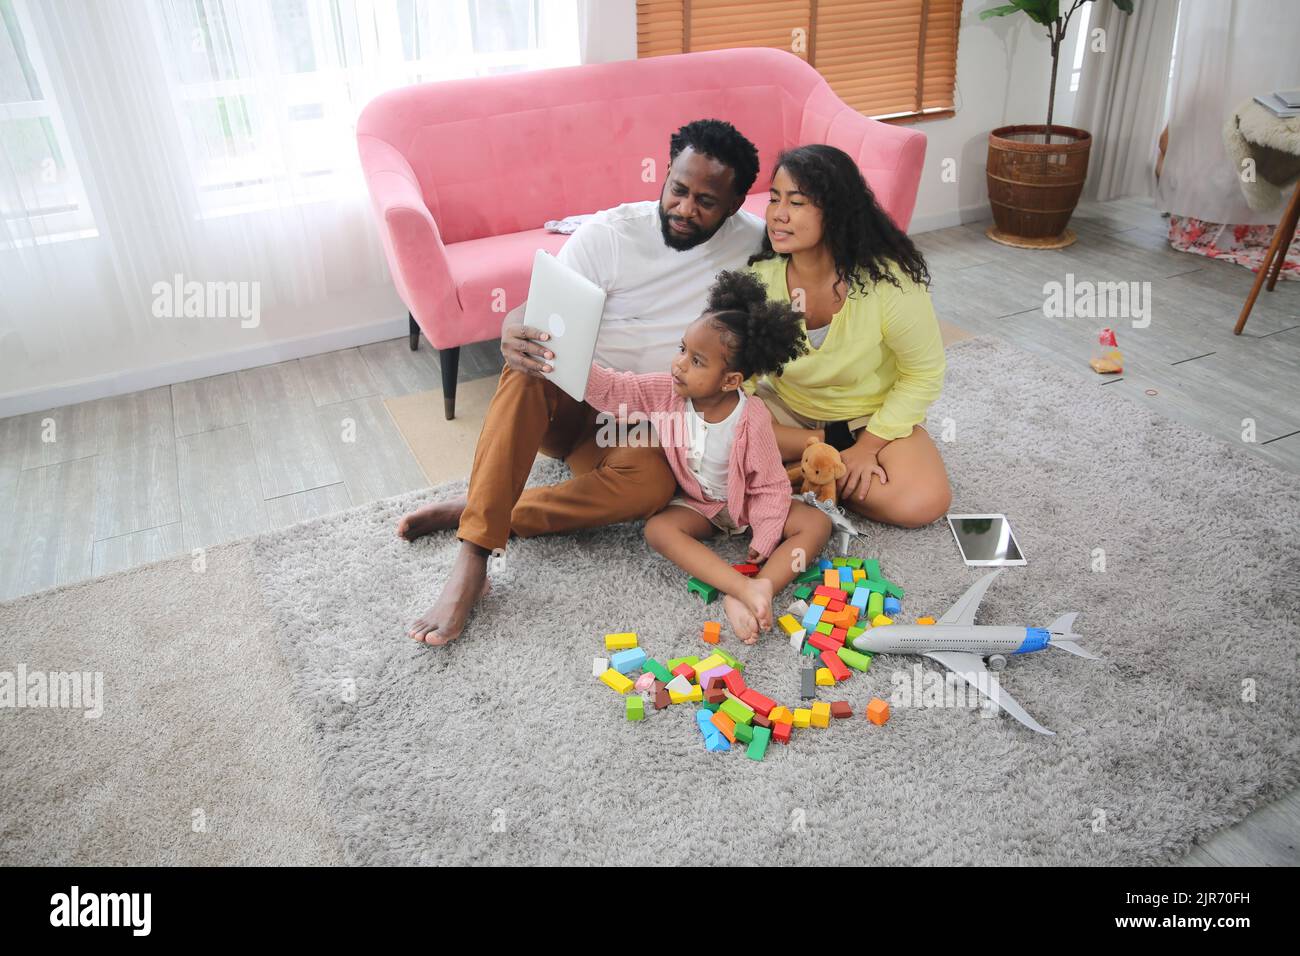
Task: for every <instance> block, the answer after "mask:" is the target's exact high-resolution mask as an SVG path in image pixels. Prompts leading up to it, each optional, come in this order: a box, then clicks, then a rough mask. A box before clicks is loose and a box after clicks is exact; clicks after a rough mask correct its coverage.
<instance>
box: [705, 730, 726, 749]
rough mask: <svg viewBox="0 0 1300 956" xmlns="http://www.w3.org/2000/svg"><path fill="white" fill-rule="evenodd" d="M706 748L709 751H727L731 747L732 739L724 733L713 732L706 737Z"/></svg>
mask: <svg viewBox="0 0 1300 956" xmlns="http://www.w3.org/2000/svg"><path fill="white" fill-rule="evenodd" d="M704 749H705V750H707V751H709V753H726V752H727V751H729V750H730V749H731V741H729V740H728V739H727V738H726V737H724V736H722V734H713V735H712V736H710V737H707V738H706V739H705V741H704Z"/></svg>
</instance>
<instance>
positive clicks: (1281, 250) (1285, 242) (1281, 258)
mask: <svg viewBox="0 0 1300 956" xmlns="http://www.w3.org/2000/svg"><path fill="white" fill-rule="evenodd" d="M1296 195H1300V186H1297V187H1296ZM1297 218H1300V203H1297V202H1296V201H1295V199H1294V198H1292V200H1291V205H1290V206H1289V207H1288V208H1287V215H1286V216H1285V217H1283V220H1282V222H1280V223H1278V228H1279V229H1281V230H1282V241H1281V242H1280V243H1278V247H1277V255H1275V256H1274V257H1273V269H1272V271H1271V272H1269V274H1268V284H1267V285H1265V286H1264V288H1265V289H1267V290H1268V291H1269V292H1272V291H1273V287H1274V286H1276V285H1277V277H1278V276H1280V275H1281V274H1282V267H1283V266H1284V265H1286V255H1287V253H1288V252H1290V251H1291V240H1292V239H1294V238H1295V227H1296V220H1297Z"/></svg>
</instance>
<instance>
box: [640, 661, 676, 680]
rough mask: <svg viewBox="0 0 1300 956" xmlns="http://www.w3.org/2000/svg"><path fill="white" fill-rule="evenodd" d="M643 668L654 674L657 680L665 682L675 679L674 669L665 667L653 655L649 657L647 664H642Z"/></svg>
mask: <svg viewBox="0 0 1300 956" xmlns="http://www.w3.org/2000/svg"><path fill="white" fill-rule="evenodd" d="M641 669H642V670H643V671H645V672H647V673H649V674H654V675H655V680H661V681H663V682H664V683H665V684H666V683H668V682H669V681H670V680H672V679H673V674H672V671H670V670H669V669H668V668H666V667H664V665H663V664H660V663H659V662H658V661H657V660H655V659H654V658H653V657H651V658H649V659H648V660H647V661H646V662H645V664H643V665H642V666H641Z"/></svg>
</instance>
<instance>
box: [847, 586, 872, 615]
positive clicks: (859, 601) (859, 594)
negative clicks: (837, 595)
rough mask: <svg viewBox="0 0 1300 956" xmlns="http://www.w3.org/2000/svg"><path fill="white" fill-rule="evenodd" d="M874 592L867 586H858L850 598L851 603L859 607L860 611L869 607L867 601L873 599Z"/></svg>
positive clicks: (852, 605)
mask: <svg viewBox="0 0 1300 956" xmlns="http://www.w3.org/2000/svg"><path fill="white" fill-rule="evenodd" d="M871 595H872V592H871V591H868V590H867V589H866V588H858V589H857V590H856V591H854V592H853V597H852V598H850V599H849V605H850V606H851V607H855V608H857V609H858V610H859V611H865V610H866V609H867V601H868V600H870V599H871Z"/></svg>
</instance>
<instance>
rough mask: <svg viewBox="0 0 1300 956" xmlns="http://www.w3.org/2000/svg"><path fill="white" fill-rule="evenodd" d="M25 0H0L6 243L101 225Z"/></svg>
mask: <svg viewBox="0 0 1300 956" xmlns="http://www.w3.org/2000/svg"><path fill="white" fill-rule="evenodd" d="M33 36H34V32H33V30H32V28H31V23H30V21H29V20H28V18H27V13H26V8H25V7H24V5H23V0H0V157H2V158H3V159H4V160H5V162H4V163H3V164H0V218H3V220H4V223H3V228H0V246H3V245H13V244H26V243H33V242H38V243H39V242H47V241H51V240H53V239H56V238H60V237H62V236H65V235H68V234H74V235H76V234H82V233H84V232H86V231H88V230H93V229H94V221H93V219H92V217H91V215H90V210H89V205H88V204H87V202H86V197H85V192H84V190H83V189H82V185H81V177H80V176H79V175H78V173H77V167H76V164H75V162H73V159H72V150H71V149H70V148H69V146H68V136H67V129H66V127H65V125H64V122H63V118H62V115H61V114H60V113H59V111H58V108H57V105H56V103H55V102H54V99H53V94H52V91H51V84H50V79H49V73H48V71H47V70H46V69H45V64H44V61H43V60H42V58H41V55H40V50H39V49H38V48H37V47H36V45H35V43H34V41H33Z"/></svg>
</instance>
